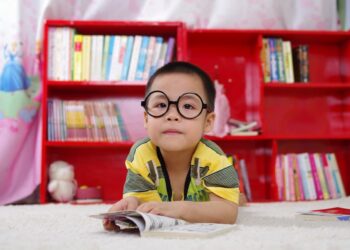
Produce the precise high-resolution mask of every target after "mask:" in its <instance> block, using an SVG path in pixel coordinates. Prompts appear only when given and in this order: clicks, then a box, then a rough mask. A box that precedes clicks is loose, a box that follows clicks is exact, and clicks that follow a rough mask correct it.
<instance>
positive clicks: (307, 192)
mask: <svg viewBox="0 0 350 250" xmlns="http://www.w3.org/2000/svg"><path fill="white" fill-rule="evenodd" d="M297 158H298V166H299V170H300V172H301V176H302V181H303V190H304V196H305V200H311V199H312V196H311V191H310V188H309V181H308V179H309V173H308V167H307V165H306V164H305V156H304V155H303V154H298V155H297ZM306 159H307V158H306ZM307 161H308V159H307ZM311 177H312V176H311Z"/></svg>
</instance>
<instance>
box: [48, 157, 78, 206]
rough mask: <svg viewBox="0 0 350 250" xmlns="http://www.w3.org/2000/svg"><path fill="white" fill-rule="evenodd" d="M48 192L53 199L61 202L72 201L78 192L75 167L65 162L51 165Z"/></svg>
mask: <svg viewBox="0 0 350 250" xmlns="http://www.w3.org/2000/svg"><path fill="white" fill-rule="evenodd" d="M49 177H50V182H49V185H48V190H49V192H50V194H51V196H52V198H53V199H54V200H56V201H59V202H68V201H71V200H72V199H73V197H74V195H75V193H76V190H77V182H76V180H75V179H74V169H73V166H72V165H70V164H68V163H67V162H65V161H55V162H53V163H51V164H50V170H49Z"/></svg>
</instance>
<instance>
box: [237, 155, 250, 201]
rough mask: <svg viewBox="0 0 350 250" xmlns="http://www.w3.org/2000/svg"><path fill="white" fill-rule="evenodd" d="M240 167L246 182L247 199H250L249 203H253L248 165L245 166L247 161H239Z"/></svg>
mask: <svg viewBox="0 0 350 250" xmlns="http://www.w3.org/2000/svg"><path fill="white" fill-rule="evenodd" d="M239 167H240V168H241V173H242V178H243V182H244V187H245V191H246V194H247V199H248V201H252V200H253V197H252V191H251V189H250V183H249V177H248V170H247V165H246V164H245V160H244V159H241V160H240V161H239Z"/></svg>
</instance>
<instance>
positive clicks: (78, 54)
mask: <svg viewBox="0 0 350 250" xmlns="http://www.w3.org/2000/svg"><path fill="white" fill-rule="evenodd" d="M82 47H83V36H82V35H79V34H75V35H74V64H73V65H74V74H73V80H74V81H81V79H82Z"/></svg>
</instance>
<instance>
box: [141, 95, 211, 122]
mask: <svg viewBox="0 0 350 250" xmlns="http://www.w3.org/2000/svg"><path fill="white" fill-rule="evenodd" d="M156 92H159V93H162V94H163V95H164V96H165V98H166V99H167V100H168V106H167V109H166V111H165V112H164V113H163V114H162V115H152V114H150V113H149V112H148V108H147V106H146V103H147V99H148V98H149V97H150V95H152V94H153V93H156ZM188 94H192V95H195V96H197V97H198V98H199V100H200V101H201V103H202V109H201V111H200V112H199V113H198V115H196V116H194V117H191V118H189V117H186V116H184V115H183V114H182V113H181V112H180V109H179V100H180V99H181V97H183V96H185V95H188ZM171 104H174V105H175V106H176V110H177V112H178V113H179V114H180V115H181V116H182V117H183V118H185V119H187V120H192V119H195V118H197V117H198V116H200V115H201V114H202V112H203V109H206V110H207V111H209V109H208V104H207V103H204V102H203V100H202V98H201V97H200V95H198V94H197V93H194V92H187V93H183V94H182V95H180V96H179V97H178V98H177V100H176V101H170V99H169V97H168V96H167V94H165V93H164V92H163V91H160V90H154V91H151V92H150V93H148V94H147V96H146V97H145V99H144V100H143V101H141V106H142V107H143V108H144V109H145V111H146V113H147V114H149V115H150V116H152V117H154V118H160V117H162V116H164V115H165V114H166V113H168V111H169V109H170V105H171Z"/></svg>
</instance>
